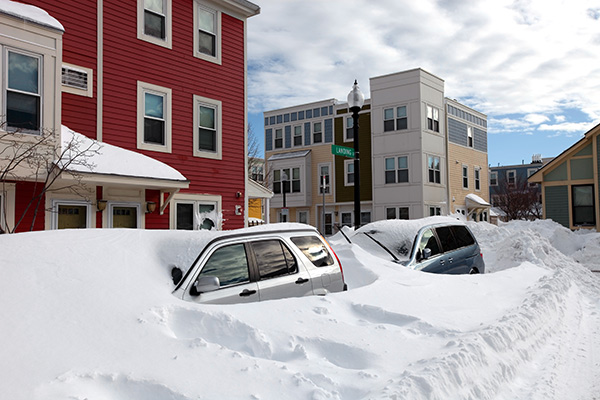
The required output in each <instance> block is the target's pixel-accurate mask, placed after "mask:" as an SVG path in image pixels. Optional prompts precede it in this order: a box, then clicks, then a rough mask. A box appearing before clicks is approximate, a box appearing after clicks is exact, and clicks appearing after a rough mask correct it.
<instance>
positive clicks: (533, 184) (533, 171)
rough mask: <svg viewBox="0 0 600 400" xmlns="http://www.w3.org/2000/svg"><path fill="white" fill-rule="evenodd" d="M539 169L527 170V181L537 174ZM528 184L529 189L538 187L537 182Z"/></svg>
mask: <svg viewBox="0 0 600 400" xmlns="http://www.w3.org/2000/svg"><path fill="white" fill-rule="evenodd" d="M538 169H539V168H527V179H529V177H530V176H531V175H533V174H535V173H536V172H537V170H538ZM527 184H528V186H529V187H536V186H537V185H538V183H537V182H528V183H527Z"/></svg>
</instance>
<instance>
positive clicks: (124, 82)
mask: <svg viewBox="0 0 600 400" xmlns="http://www.w3.org/2000/svg"><path fill="white" fill-rule="evenodd" d="M27 2H28V3H30V4H34V5H37V6H39V7H41V8H43V9H45V10H46V11H48V12H49V13H50V15H52V16H53V17H55V18H57V19H58V20H59V21H60V22H61V23H62V24H63V25H64V27H65V31H66V32H65V34H64V37H63V60H64V61H65V62H68V63H71V64H75V65H79V66H83V67H87V68H92V69H93V70H94V97H93V98H87V97H82V96H77V95H72V94H63V96H62V98H63V104H62V106H63V111H62V119H63V124H64V125H67V126H69V127H70V128H72V129H74V130H77V131H79V132H81V133H84V134H85V135H88V136H90V137H95V134H96V100H97V91H96V89H97V86H96V82H97V69H96V67H97V65H96V64H97V62H96V51H97V47H96V26H97V25H96V21H97V17H96V12H97V10H96V7H97V5H96V2H85V1H84V2H81V1H80V0H63V1H60V2H57V1H50V0H45V1H43V0H31V1H27ZM103 8H104V18H103V26H104V30H103V34H104V37H103V40H104V48H103V69H104V75H103V82H104V86H103V116H102V126H103V128H102V133H103V140H104V141H105V142H108V143H111V144H115V145H117V146H120V147H123V148H126V149H130V150H135V151H139V152H142V153H144V154H146V155H148V156H150V157H152V158H155V159H158V160H160V161H163V162H165V163H167V164H169V165H171V166H172V167H174V168H176V169H177V170H179V171H180V172H181V173H182V174H183V175H185V176H186V178H187V179H188V180H190V182H191V183H190V188H189V189H187V190H182V191H181V192H182V193H199V194H200V193H201V194H211V195H221V196H222V206H223V220H224V224H223V228H224V229H233V228H239V227H242V226H243V224H244V220H243V215H241V216H236V215H235V205H236V204H237V205H243V201H242V200H243V197H242V198H241V199H238V198H236V197H235V193H236V192H242V193H243V192H244V188H245V179H244V177H245V174H244V156H245V146H244V136H245V132H244V112H245V111H244V110H245V104H244V100H245V93H244V72H245V70H244V58H245V54H244V22H243V21H241V20H238V19H236V18H234V17H231V16H229V15H227V14H222V31H221V36H222V37H221V44H222V47H221V50H222V56H221V58H222V64H221V65H217V64H214V63H211V62H207V61H204V60H201V59H198V58H196V57H194V56H193V43H194V40H193V39H194V37H193V35H194V29H193V14H194V13H193V1H192V0H174V1H173V5H172V8H173V9H172V13H173V16H172V18H173V19H172V20H173V24H172V26H173V32H172V36H173V40H172V47H173V48H172V49H167V48H164V47H162V46H158V45H154V44H151V43H148V42H146V41H143V40H139V39H137V2H136V1H134V0H131V1H121V0H105V1H104V2H103ZM138 80H139V81H144V82H148V83H152V84H155V85H159V86H164V87H167V88H171V90H172V102H173V104H172V153H171V154H165V153H159V152H152V151H141V150H137V136H136V135H137V81H138ZM193 95H199V96H204V97H208V98H211V99H215V100H219V101H221V102H222V107H223V108H222V110H221V114H222V133H223V140H222V146H223V149H222V155H223V159H222V160H210V159H203V158H198V157H194V156H193V146H192V143H193V132H194V131H195V129H194V127H193V112H194V106H193ZM147 197H148V198H147V200H149V201H157V200H153V199H154V198H155V197H156V198H158V193H156V192H153V191H148V192H147ZM157 203H158V201H157ZM167 211H168V209H167V210H166V211H165V214H164V215H162V216H161V215H159V212H158V211H156V212H155V213H153V214H146V226H147V227H148V228H168V226H169V215H168V212H167Z"/></svg>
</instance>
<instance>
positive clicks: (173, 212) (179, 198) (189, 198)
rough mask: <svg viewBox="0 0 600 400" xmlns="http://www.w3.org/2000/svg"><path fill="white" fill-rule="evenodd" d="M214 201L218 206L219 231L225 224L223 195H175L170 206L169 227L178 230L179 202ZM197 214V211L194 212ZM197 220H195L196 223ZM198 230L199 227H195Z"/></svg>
mask: <svg viewBox="0 0 600 400" xmlns="http://www.w3.org/2000/svg"><path fill="white" fill-rule="evenodd" d="M192 202H193V203H196V202H197V203H213V204H215V206H216V210H215V211H216V214H217V224H216V228H217V230H218V231H220V230H221V229H222V226H223V215H222V213H223V201H222V198H221V196H217V195H208V194H187V193H184V194H177V195H175V196H174V197H173V200H172V202H171V205H170V206H169V229H172V230H176V228H177V203H192ZM194 216H195V213H194ZM196 222H197V221H194V224H196ZM194 230H197V229H194Z"/></svg>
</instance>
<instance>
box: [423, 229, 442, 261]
mask: <svg viewBox="0 0 600 400" xmlns="http://www.w3.org/2000/svg"><path fill="white" fill-rule="evenodd" d="M425 249H429V250H431V256H435V255H436V254H440V253H441V251H440V246H439V245H438V242H437V239H436V238H435V235H434V234H433V231H432V230H431V229H427V230H426V231H425V232H423V235H422V236H421V241H420V242H419V253H418V254H423V250H425Z"/></svg>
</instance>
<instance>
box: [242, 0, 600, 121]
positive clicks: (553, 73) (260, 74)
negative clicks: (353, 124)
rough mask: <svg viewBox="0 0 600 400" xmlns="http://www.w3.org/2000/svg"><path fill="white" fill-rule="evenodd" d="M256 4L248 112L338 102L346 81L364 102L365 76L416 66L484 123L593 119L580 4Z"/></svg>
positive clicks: (592, 25) (595, 108)
mask: <svg viewBox="0 0 600 400" xmlns="http://www.w3.org/2000/svg"><path fill="white" fill-rule="evenodd" d="M260 6H261V14H260V15H258V16H256V17H253V18H251V19H250V20H249V22H248V33H249V44H248V57H249V66H250V75H249V82H248V89H249V107H250V110H251V111H254V112H260V111H264V110H269V109H274V108H280V107H284V106H290V105H295V104H298V103H301V102H311V101H316V100H321V99H327V98H331V97H336V98H338V99H345V97H346V95H347V93H348V92H349V91H350V89H351V86H352V83H353V81H354V79H355V78H356V79H358V81H359V84H360V86H361V89H362V90H363V91H364V92H368V90H369V78H370V77H374V76H378V75H383V74H387V73H392V72H397V71H402V70H406V69H412V68H417V67H421V68H423V69H425V70H427V71H429V72H431V73H433V74H435V75H437V76H439V77H441V78H442V79H444V80H445V86H446V88H445V91H446V95H447V96H449V97H452V98H456V99H457V100H458V101H462V100H461V99H469V105H470V106H472V107H473V108H475V109H477V110H479V111H481V112H484V113H486V114H488V116H489V117H490V118H493V117H494V116H502V115H506V114H511V115H519V114H520V115H527V116H526V117H525V122H523V123H522V124H523V125H522V128H523V129H529V128H531V125H532V124H533V125H536V124H540V123H543V122H548V121H549V118H548V117H546V116H547V115H558V114H562V112H561V111H562V110H563V109H565V108H566V107H569V108H575V109H580V110H581V111H582V112H583V113H585V114H586V115H588V116H589V117H590V118H591V119H596V117H598V116H600V97H599V96H598V95H597V93H598V88H599V87H600V67H594V65H596V64H597V63H596V60H597V54H598V53H599V52H600V35H599V34H598V31H599V28H600V20H599V19H598V15H600V14H599V13H598V8H594V7H592V6H591V3H590V2H588V1H578V2H569V3H568V4H567V3H566V2H564V1H560V0H550V1H547V0H530V1H527V2H524V1H517V2H515V1H513V0H499V1H493V2H490V1H484V0H478V1H476V2H463V1H456V0H454V1H439V2H437V1H434V0H423V1H418V2H413V1H408V0H382V1H377V2H370V1H366V0H348V1H343V2H342V1H327V2H324V1H317V0H304V1H300V0H288V1H281V0H264V1H260ZM556 121H557V122H562V121H559V120H556ZM496 123H497V124H498V125H497V126H499V127H500V126H501V124H502V123H503V120H501V119H500V120H497V121H496ZM544 126H547V127H551V126H552V127H554V126H558V127H560V126H561V125H549V124H547V125H544ZM503 128H506V129H516V128H515V126H514V125H510V124H509V125H507V126H505V127H503ZM528 132H531V129H529V130H528Z"/></svg>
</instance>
